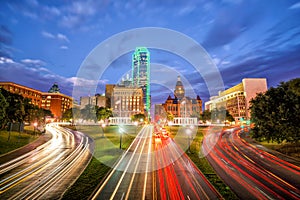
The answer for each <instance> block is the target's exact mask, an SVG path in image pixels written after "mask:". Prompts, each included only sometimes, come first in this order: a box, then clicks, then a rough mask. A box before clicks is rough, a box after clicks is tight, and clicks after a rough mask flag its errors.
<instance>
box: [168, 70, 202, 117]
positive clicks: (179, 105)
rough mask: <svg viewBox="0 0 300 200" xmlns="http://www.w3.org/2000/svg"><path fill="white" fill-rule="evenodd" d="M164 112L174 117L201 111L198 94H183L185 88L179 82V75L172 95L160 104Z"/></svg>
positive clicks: (200, 101) (187, 115)
mask: <svg viewBox="0 0 300 200" xmlns="http://www.w3.org/2000/svg"><path fill="white" fill-rule="evenodd" d="M162 107H163V108H164V110H165V112H167V113H171V114H172V115H173V116H174V117H184V118H187V117H192V116H194V115H198V114H200V113H202V100H201V98H200V96H199V95H198V96H197V97H196V98H191V97H187V96H185V89H184V86H183V84H182V82H181V79H180V76H178V77H177V82H176V85H175V90H174V97H171V95H169V97H168V98H167V100H166V101H165V103H163V104H162Z"/></svg>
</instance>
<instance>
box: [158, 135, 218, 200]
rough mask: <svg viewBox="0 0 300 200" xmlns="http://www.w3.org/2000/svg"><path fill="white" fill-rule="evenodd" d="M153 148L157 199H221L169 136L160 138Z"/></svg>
mask: <svg viewBox="0 0 300 200" xmlns="http://www.w3.org/2000/svg"><path fill="white" fill-rule="evenodd" d="M155 150H156V151H155V152H156V157H155V158H156V161H157V162H156V163H157V169H158V170H157V172H156V174H157V188H158V189H157V190H158V197H159V198H158V199H222V196H221V195H220V194H219V193H218V192H217V190H216V189H215V188H214V187H213V186H212V185H211V184H210V182H209V181H208V180H207V179H206V177H205V176H204V175H203V174H202V172H201V171H199V169H198V168H197V167H196V166H195V164H194V163H193V162H192V161H191V160H190V159H189V157H188V156H187V155H186V154H185V153H184V152H183V151H182V150H181V148H179V147H178V145H177V144H176V143H175V142H174V141H173V140H172V139H171V138H169V139H162V142H161V143H160V142H158V143H157V144H156V145H155Z"/></svg>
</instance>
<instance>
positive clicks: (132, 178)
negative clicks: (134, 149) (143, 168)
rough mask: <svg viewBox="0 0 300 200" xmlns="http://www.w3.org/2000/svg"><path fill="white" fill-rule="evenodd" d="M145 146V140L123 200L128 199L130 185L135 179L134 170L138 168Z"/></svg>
mask: <svg viewBox="0 0 300 200" xmlns="http://www.w3.org/2000/svg"><path fill="white" fill-rule="evenodd" d="M145 144H146V139H145V140H144V143H143V146H142V150H141V152H140V155H139V157H138V160H137V162H136V163H135V167H134V172H133V175H132V177H131V180H130V183H129V186H128V189H127V193H126V197H125V199H128V197H129V194H130V191H131V187H132V184H133V181H134V178H135V174H136V170H137V168H138V166H139V162H140V159H141V157H142V154H143V153H142V152H143V150H144V147H145ZM132 156H134V155H132Z"/></svg>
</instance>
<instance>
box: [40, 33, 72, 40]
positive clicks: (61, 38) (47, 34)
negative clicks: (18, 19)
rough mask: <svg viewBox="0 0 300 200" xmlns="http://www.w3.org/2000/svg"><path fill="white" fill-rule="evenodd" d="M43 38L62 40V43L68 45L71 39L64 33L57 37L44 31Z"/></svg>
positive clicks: (58, 34)
mask: <svg viewBox="0 0 300 200" xmlns="http://www.w3.org/2000/svg"><path fill="white" fill-rule="evenodd" d="M42 36H43V37H45V38H50V39H57V40H61V41H64V42H68V43H69V42H70V40H69V38H68V37H67V36H66V35H64V34H62V33H57V34H56V35H55V34H52V33H49V32H47V31H42Z"/></svg>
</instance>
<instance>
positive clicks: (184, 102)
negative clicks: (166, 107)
mask: <svg viewBox="0 0 300 200" xmlns="http://www.w3.org/2000/svg"><path fill="white" fill-rule="evenodd" d="M181 104H184V124H186V100H184V101H182V102H181Z"/></svg>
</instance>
